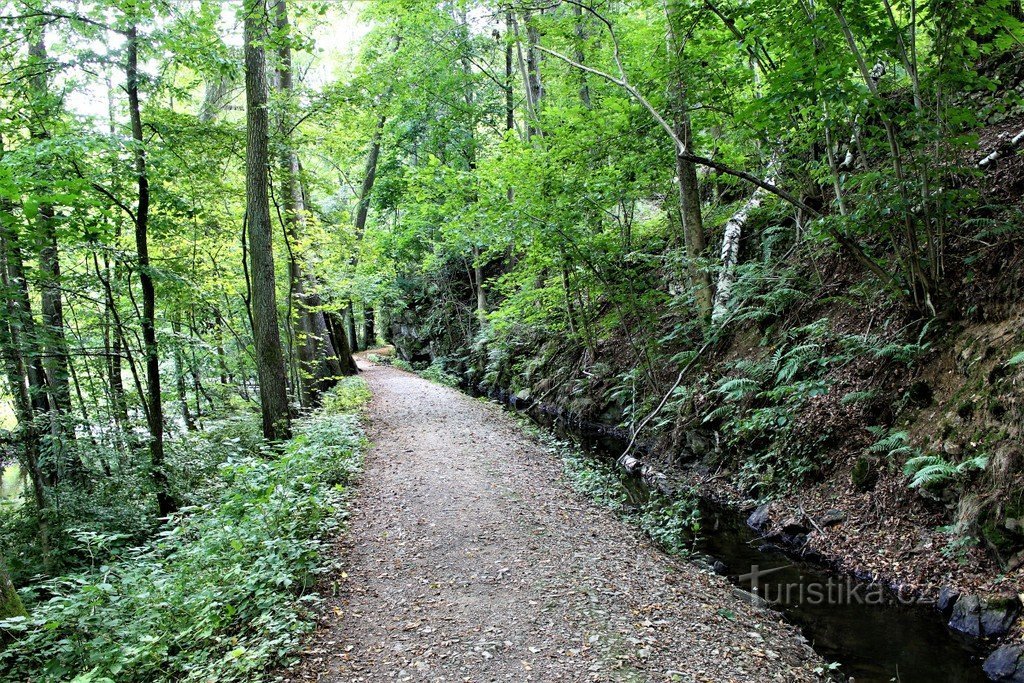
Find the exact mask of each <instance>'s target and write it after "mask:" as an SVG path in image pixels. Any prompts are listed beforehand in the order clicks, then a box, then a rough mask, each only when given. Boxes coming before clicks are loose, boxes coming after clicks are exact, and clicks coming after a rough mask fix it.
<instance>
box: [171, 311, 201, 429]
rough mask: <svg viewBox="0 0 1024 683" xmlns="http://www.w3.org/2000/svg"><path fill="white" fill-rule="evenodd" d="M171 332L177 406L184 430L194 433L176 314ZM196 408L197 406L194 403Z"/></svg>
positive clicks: (179, 327)
mask: <svg viewBox="0 0 1024 683" xmlns="http://www.w3.org/2000/svg"><path fill="white" fill-rule="evenodd" d="M171 331H172V332H173V333H174V385H175V389H176V390H177V392H178V404H179V405H180V406H181V418H182V419H183V420H184V421H185V429H187V430H188V431H190V432H194V431H196V421H195V419H194V418H193V417H192V409H191V408H190V407H189V405H188V390H187V389H186V385H185V359H184V357H183V356H182V353H181V344H182V338H181V320H179V318H178V314H175V315H174V318H172V320H171ZM196 405H197V406H198V405H199V404H198V403H196Z"/></svg>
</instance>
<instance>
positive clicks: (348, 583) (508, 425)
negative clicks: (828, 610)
mask: <svg viewBox="0 0 1024 683" xmlns="http://www.w3.org/2000/svg"><path fill="white" fill-rule="evenodd" d="M362 365H363V368H364V370H365V373H364V377H365V378H366V379H367V381H368V382H369V384H370V386H371V387H372V389H373V392H374V398H373V401H372V403H371V406H370V417H371V421H372V425H371V437H372V440H373V443H374V446H373V448H372V449H371V451H370V453H369V454H368V456H367V463H366V474H365V476H364V482H363V484H362V486H361V489H360V492H359V494H358V497H357V499H356V500H355V502H354V509H355V512H354V518H353V520H352V524H351V531H350V533H349V535H348V536H347V537H346V539H345V541H344V543H343V549H344V552H343V562H344V572H343V573H341V574H340V579H339V581H338V583H339V594H338V595H337V597H336V598H334V599H332V600H331V604H330V607H331V609H329V610H328V611H327V612H326V615H325V617H324V621H323V624H322V628H321V630H320V631H319V633H318V635H317V637H316V638H315V639H314V640H313V642H311V643H310V646H309V648H308V656H307V657H306V659H305V661H304V662H303V664H302V665H301V666H300V667H299V668H297V669H296V670H294V671H293V672H292V674H291V676H292V680H295V681H299V680H336V681H350V682H356V681H376V680H396V679H401V680H431V681H438V680H459V681H462V680H468V681H485V680H516V681H556V680H562V681H716V682H718V681H752V680H758V681H789V682H792V681H811V680H817V679H818V675H817V674H815V673H813V669H814V668H816V667H818V666H820V665H821V662H820V660H818V659H817V658H816V656H815V655H814V653H813V652H811V651H810V650H809V648H808V647H807V646H806V645H804V644H803V643H802V642H801V640H800V639H799V637H798V635H797V633H796V632H795V631H794V629H793V628H791V627H789V626H786V625H784V624H783V623H781V622H780V621H779V618H778V615H776V614H775V613H773V612H768V611H764V610H761V609H759V608H755V607H752V606H750V605H748V604H746V603H745V602H744V601H742V600H741V599H739V598H737V597H735V596H734V595H733V593H732V589H731V587H730V586H729V584H728V583H727V582H726V581H725V580H724V579H722V578H720V577H717V576H714V575H712V574H709V573H705V572H702V571H700V570H698V569H697V568H695V567H694V566H692V565H689V564H685V563H679V562H676V561H674V560H672V559H670V558H668V557H666V556H665V555H664V554H663V553H661V552H659V551H658V550H657V549H656V548H655V547H654V546H653V545H652V544H651V543H649V542H648V541H646V540H645V539H643V538H640V537H638V535H637V533H636V532H635V531H633V530H632V529H631V528H630V527H628V526H626V525H624V524H623V523H621V522H620V521H618V520H617V519H616V518H615V517H614V515H613V514H612V513H611V512H608V511H606V510H602V509H599V508H596V507H595V506H593V505H592V504H590V503H588V502H587V501H585V500H583V499H581V498H580V497H578V496H577V495H575V494H573V493H571V492H570V491H569V490H568V489H567V488H566V487H565V486H564V484H563V483H562V482H561V481H560V478H561V471H560V467H559V463H558V462H557V461H556V460H555V459H554V458H553V457H552V456H551V454H550V453H548V452H546V451H545V449H544V448H542V447H541V446H540V445H539V444H538V443H536V442H534V441H533V440H532V439H531V438H530V437H528V436H526V435H525V434H524V433H523V432H522V430H521V428H519V427H518V426H517V425H516V424H515V423H514V422H513V421H512V420H511V419H510V418H509V417H508V416H507V415H505V414H503V413H502V411H501V410H500V409H499V408H497V407H496V406H494V405H491V404H487V403H482V402H479V401H475V400H473V399H470V398H468V397H466V396H465V395H463V394H461V393H459V392H457V391H455V390H452V389H448V388H446V387H442V386H439V385H436V384H433V383H430V382H428V381H426V380H423V379H421V378H419V377H416V376H415V375H411V374H408V373H405V372H401V371H399V370H396V369H393V368H388V367H377V366H368V365H367V364H366V363H363V364H362Z"/></svg>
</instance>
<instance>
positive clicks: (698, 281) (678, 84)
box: [665, 0, 712, 316]
mask: <svg viewBox="0 0 1024 683" xmlns="http://www.w3.org/2000/svg"><path fill="white" fill-rule="evenodd" d="M678 2H679V0H667V1H666V3H665V16H666V20H667V25H668V34H667V37H668V50H669V59H670V60H671V63H672V68H673V75H672V79H671V83H670V85H669V89H670V90H669V100H670V103H671V108H672V115H673V116H672V119H673V128H674V129H675V135H676V138H677V139H678V140H680V141H681V142H682V145H683V149H682V150H677V151H676V185H677V187H678V190H679V213H680V215H681V216H682V223H683V241H684V242H685V244H686V255H687V257H688V259H689V261H690V264H689V270H690V279H691V284H692V285H693V287H694V290H695V292H694V297H695V299H696V303H697V310H698V311H699V312H700V314H701V315H702V316H710V315H711V310H712V292H711V274H710V273H709V272H708V270H707V268H704V267H701V266H700V265H699V263H698V262H699V260H700V259H701V258H703V257H704V252H705V249H706V248H707V244H706V242H705V241H704V216H703V212H702V211H701V205H700V191H699V187H698V184H697V166H696V164H694V163H693V162H692V161H690V160H689V159H687V158H685V157H684V155H683V152H686V153H689V154H692V153H693V132H692V128H691V124H690V114H689V108H688V106H687V101H686V82H685V79H684V75H683V73H682V57H683V54H682V52H683V42H682V40H681V39H680V38H679V36H678V34H677V22H678V17H677V12H678V9H679V8H678V7H677V3H678Z"/></svg>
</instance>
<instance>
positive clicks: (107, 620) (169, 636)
mask: <svg viewBox="0 0 1024 683" xmlns="http://www.w3.org/2000/svg"><path fill="white" fill-rule="evenodd" d="M367 396H368V391H367V389H366V387H365V384H364V383H363V382H362V381H361V380H358V379H350V380H346V381H345V382H343V383H342V384H341V385H340V386H339V387H338V388H337V389H335V390H334V391H333V392H332V393H331V394H330V395H329V396H328V397H327V400H326V402H325V403H326V407H325V408H324V409H323V410H321V411H319V412H318V413H316V414H315V415H312V416H310V417H308V418H306V419H304V420H301V421H299V422H297V423H296V425H295V430H294V431H295V436H294V438H292V439H291V440H290V441H289V442H288V443H287V444H285V445H284V446H283V448H282V449H281V451H280V452H279V453H275V452H270V451H267V450H264V451H263V452H256V453H247V454H240V453H239V452H238V451H231V452H230V454H229V456H228V457H227V459H226V460H225V461H224V462H223V463H222V464H221V465H220V467H219V469H218V471H217V473H216V474H215V475H214V477H213V481H211V482H210V483H209V489H210V491H211V492H212V494H211V495H209V496H196V499H197V500H203V499H204V498H207V497H208V498H209V500H206V501H204V502H200V503H199V504H196V505H194V506H192V507H190V508H187V509H184V510H182V511H181V513H180V514H178V515H176V516H174V517H173V518H172V519H171V520H170V521H169V522H167V523H166V525H165V527H164V528H163V529H162V530H161V531H160V532H159V533H158V534H157V535H156V536H155V537H154V538H153V540H151V541H149V542H147V543H145V544H143V545H140V546H138V547H134V548H129V549H125V550H123V551H121V552H119V553H117V554H116V555H114V556H113V557H111V558H110V559H109V561H108V562H106V563H104V564H101V565H98V566H94V567H92V568H90V569H87V570H82V571H78V572H76V573H73V574H67V575H64V576H61V577H59V578H56V579H53V580H50V581H46V582H44V583H40V584H36V585H35V586H33V587H32V589H31V590H30V591H27V592H26V595H25V597H26V598H28V599H27V600H26V603H27V607H28V610H29V617H28V618H25V617H18V618H14V619H8V620H5V621H0V634H2V638H0V640H3V641H5V642H7V646H6V647H5V649H4V650H3V651H2V652H0V670H3V671H4V672H5V673H4V674H3V680H7V681H25V680H32V681H66V680H72V681H75V682H76V683H85V682H86V681H89V682H91V683H108V682H112V681H119V682H121V681H125V682H135V681H138V682H140V683H141V682H147V683H148V682H152V681H212V680H217V681H259V680H263V679H264V678H265V675H266V672H267V671H268V670H269V669H270V668H271V667H273V666H276V665H280V664H281V663H283V662H286V661H287V660H288V659H289V658H290V657H291V656H292V655H293V654H294V653H295V650H296V647H297V645H298V643H299V639H300V637H301V636H302V634H303V633H305V632H307V631H309V630H310V629H311V628H312V625H313V622H314V619H313V616H314V612H313V609H312V608H313V606H314V604H315V603H316V602H317V601H318V600H319V598H318V596H317V595H316V594H315V593H314V592H312V588H313V586H314V585H315V584H316V582H317V579H318V578H319V577H320V576H321V575H322V574H323V573H324V572H325V571H327V570H328V569H329V568H330V566H331V560H330V554H329V553H328V552H326V551H327V549H328V547H329V545H330V543H331V539H332V538H333V537H334V536H335V535H336V533H337V531H338V530H339V527H340V526H341V525H342V524H343V521H344V519H345V516H346V515H345V502H346V491H347V486H348V485H349V483H350V482H351V481H352V478H353V476H354V475H355V474H356V473H357V472H358V471H359V468H360V466H361V457H362V456H361V451H362V442H363V435H362V432H361V430H360V427H359V423H358V416H357V414H356V413H355V412H354V411H355V410H356V409H357V408H358V407H359V406H360V405H362V404H363V403H364V402H365V400H366V398H367ZM91 540H92V542H94V543H98V544H102V543H103V542H104V540H105V539H103V538H94V539H91Z"/></svg>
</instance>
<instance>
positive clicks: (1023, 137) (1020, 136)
mask: <svg viewBox="0 0 1024 683" xmlns="http://www.w3.org/2000/svg"><path fill="white" fill-rule="evenodd" d="M1021 142H1024V130H1022V131H1021V132H1019V133H1017V134H1016V135H1014V136H1013V137H1012V138H1010V141H1009V142H1008V143H1004V144H1002V145H999V146H998V147H996V149H995V151H994V152H992V153H991V154H989V155H988V156H987V157H985V158H984V159H982V160H981V161H979V162H978V168H985V167H986V166H989V165H991V164H992V162H993V161H996V160H997V159H1000V158H1002V156H1003V154H1004V153H1006V152H1007V151H1009V150H1012V149H1014V148H1015V147H1017V146H1018V145H1019V144H1020V143H1021Z"/></svg>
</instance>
